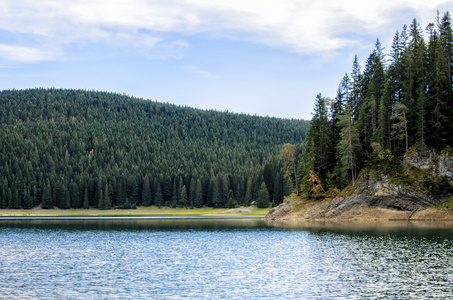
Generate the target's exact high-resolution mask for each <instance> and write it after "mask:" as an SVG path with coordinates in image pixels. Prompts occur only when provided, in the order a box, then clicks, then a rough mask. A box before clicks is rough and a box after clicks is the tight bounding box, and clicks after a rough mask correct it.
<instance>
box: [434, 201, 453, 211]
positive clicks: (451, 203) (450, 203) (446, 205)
mask: <svg viewBox="0 0 453 300" xmlns="http://www.w3.org/2000/svg"><path fill="white" fill-rule="evenodd" d="M434 207H435V208H447V209H451V210H453V200H451V201H448V202H444V203H441V204H439V205H436V206H434Z"/></svg>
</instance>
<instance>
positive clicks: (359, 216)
mask: <svg viewBox="0 0 453 300" xmlns="http://www.w3.org/2000/svg"><path fill="white" fill-rule="evenodd" d="M428 154H429V155H427V154H426V153H425V155H420V154H419V153H417V152H416V151H413V152H410V153H409V154H408V155H406V157H405V158H404V169H405V171H404V172H405V174H406V175H408V176H409V177H411V178H412V179H413V181H414V182H415V184H412V185H411V186H408V185H404V184H402V183H398V181H397V180H392V178H390V177H389V176H386V175H383V174H377V173H372V172H364V173H363V174H362V176H361V177H360V178H359V179H358V180H357V182H356V185H355V186H350V187H348V188H346V189H345V190H344V191H343V192H342V193H341V194H340V195H337V196H336V197H334V198H333V199H324V200H314V199H311V200H310V199H303V198H298V197H294V198H292V199H286V200H285V201H284V202H283V203H282V204H280V205H279V206H277V207H275V208H273V209H271V210H270V211H269V213H268V214H267V215H266V217H265V220H266V221H302V220H335V221H367V222H368V221H415V220H417V221H453V204H451V205H450V206H451V207H448V208H439V206H438V205H439V204H442V203H446V202H450V201H453V195H451V194H447V195H443V196H434V195H432V194H429V193H428V192H427V191H426V188H423V187H422V186H421V185H423V184H422V182H423V178H425V177H424V176H428V175H429V176H428V177H429V178H432V180H433V181H434V180H436V178H439V176H444V177H445V178H446V179H447V180H448V182H449V183H450V184H453V158H452V155H451V154H448V153H441V154H435V153H433V152H430V153H428ZM423 172H425V173H423ZM423 174H425V175H423ZM426 174H428V175H426Z"/></svg>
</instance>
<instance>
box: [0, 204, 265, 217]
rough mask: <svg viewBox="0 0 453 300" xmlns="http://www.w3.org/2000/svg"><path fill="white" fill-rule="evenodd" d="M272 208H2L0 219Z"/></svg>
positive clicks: (258, 213) (257, 213)
mask: <svg viewBox="0 0 453 300" xmlns="http://www.w3.org/2000/svg"><path fill="white" fill-rule="evenodd" d="M269 210H270V208H266V209H262V208H257V207H254V206H250V207H240V208H233V209H225V208H211V207H202V208H169V207H162V208H158V207H156V206H150V207H138V208H137V209H109V210H99V209H95V208H90V209H72V208H71V209H58V208H54V209H41V208H39V207H37V208H32V209H0V219H6V218H8V217H9V218H11V217H13V218H34V217H36V218H63V217H71V218H94V217H97V218H121V217H123V218H130V217H136V218H152V217H154V218H162V217H166V218H171V217H173V218H176V217H179V218H183V217H197V216H198V217H204V218H207V217H211V218H214V217H215V218H226V217H232V216H250V217H256V218H258V217H264V216H265V215H266V214H267V213H268V212H269Z"/></svg>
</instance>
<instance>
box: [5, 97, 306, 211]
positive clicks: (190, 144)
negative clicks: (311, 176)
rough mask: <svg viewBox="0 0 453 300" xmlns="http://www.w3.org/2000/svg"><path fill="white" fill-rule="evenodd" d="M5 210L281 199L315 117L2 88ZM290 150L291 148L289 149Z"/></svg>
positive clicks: (233, 203)
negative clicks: (288, 161)
mask: <svg viewBox="0 0 453 300" xmlns="http://www.w3.org/2000/svg"><path fill="white" fill-rule="evenodd" d="M0 107H1V110H0V139H1V143H0V166H1V169H0V208H33V207H36V206H39V205H41V206H42V208H52V207H59V208H82V207H83V208H89V207H97V208H100V209H108V208H114V207H120V208H133V207H135V206H149V205H157V206H173V207H176V206H184V207H201V206H213V207H234V206H236V205H250V204H251V202H252V201H258V204H259V205H260V206H268V205H270V203H271V202H273V203H274V204H275V205H276V204H278V203H280V202H281V201H282V200H283V195H284V194H285V193H286V194H288V193H290V192H291V191H292V189H293V187H294V184H293V181H294V180H295V179H296V178H295V177H294V174H293V172H285V169H284V162H282V160H281V158H280V156H281V151H282V149H283V145H285V144H294V145H296V146H294V147H289V148H290V149H291V150H292V151H293V153H292V154H293V155H294V156H295V159H297V158H298V157H300V154H301V152H302V146H301V145H302V142H303V141H304V139H305V134H306V132H307V130H308V124H309V122H308V121H302V120H285V119H276V118H270V117H257V116H249V115H245V114H233V113H228V112H217V111H204V110H199V109H193V108H189V107H180V106H175V105H170V104H162V103H158V102H154V101H149V100H142V99H136V98H131V97H127V96H123V95H118V94H113V93H105V92H92V91H82V90H62V89H30V90H19V91H17V90H7V91H2V92H0ZM286 148H288V146H286Z"/></svg>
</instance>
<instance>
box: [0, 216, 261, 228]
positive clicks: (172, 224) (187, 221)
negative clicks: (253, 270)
mask: <svg viewBox="0 0 453 300" xmlns="http://www.w3.org/2000/svg"><path fill="white" fill-rule="evenodd" d="M2 227H12V228H36V229H55V228H57V229H65V230H124V231H128V230H160V231H167V230H189V229H190V230H231V229H241V228H242V229H246V228H267V225H266V224H265V223H264V222H263V221H262V220H261V219H258V218H252V219H247V218H238V219H223V218H220V219H212V218H151V219H142V218H125V219H119V218H93V219H71V218H68V219H60V220H59V219H39V220H34V219H33V220H26V221H24V220H0V228H2Z"/></svg>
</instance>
